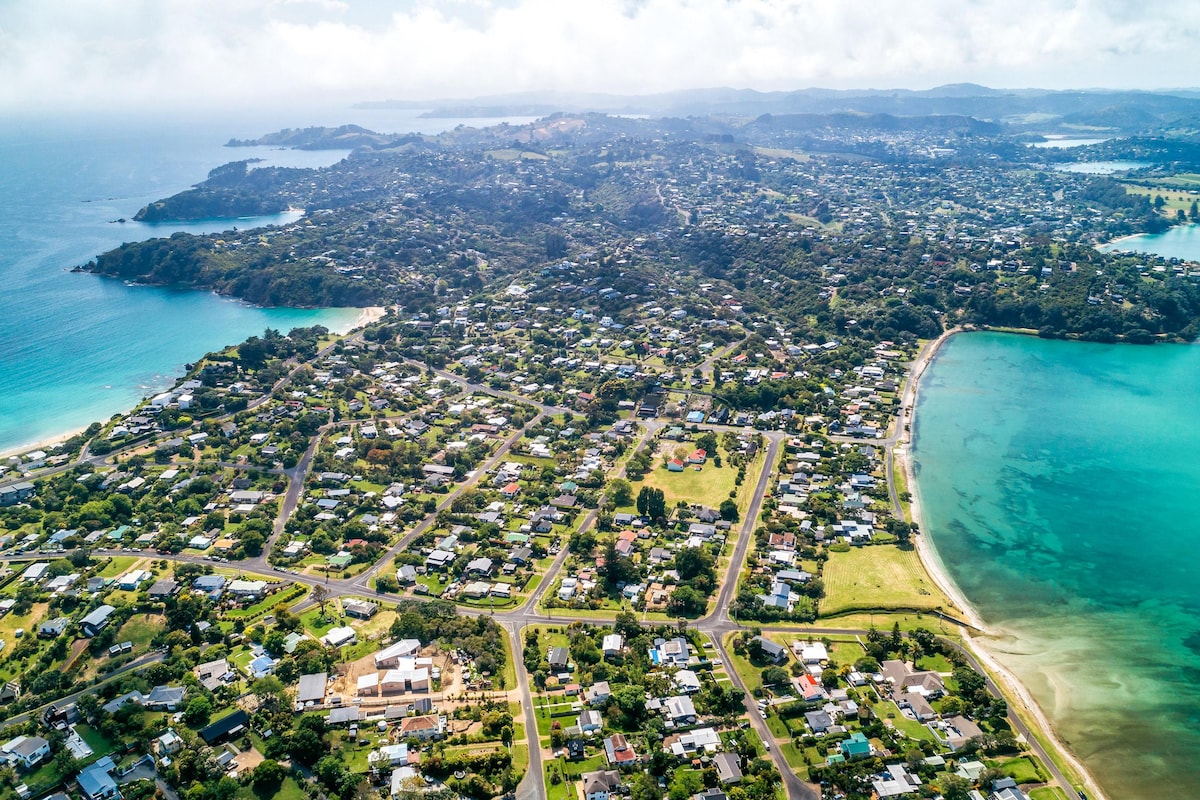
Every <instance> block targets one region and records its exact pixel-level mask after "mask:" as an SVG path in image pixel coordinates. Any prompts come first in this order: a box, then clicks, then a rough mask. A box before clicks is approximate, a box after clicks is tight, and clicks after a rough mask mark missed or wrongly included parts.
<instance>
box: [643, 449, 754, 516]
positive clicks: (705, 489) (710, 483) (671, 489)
mask: <svg viewBox="0 0 1200 800" xmlns="http://www.w3.org/2000/svg"><path fill="white" fill-rule="evenodd" d="M680 446H681V447H682V448H684V449H688V448H689V446H688V445H686V444H684V445H680ZM655 458H656V459H657V458H659V456H655ZM722 464H723V465H722V466H720V467H717V466H714V465H713V462H712V459H709V462H708V463H707V464H705V465H703V467H702V468H701V469H700V471H699V472H697V471H696V470H695V468H694V467H692V466H690V465H689V466H685V467H684V469H683V472H671V471H670V470H667V469H666V468H664V467H656V468H655V469H652V470H650V471H649V472H647V473H646V476H645V477H644V478H643V479H642V485H644V486H654V487H656V488H659V489H662V491H663V495H664V497H665V499H666V501H667V508H674V507H675V504H676V503H678V502H679V501H680V500H683V501H684V502H686V503H695V504H698V505H704V506H708V507H710V508H715V507H717V506H719V505H720V504H721V501H722V500H725V499H726V498H728V497H729V493H730V492H731V491H733V490H734V488H735V487H734V480H735V479H736V478H737V468H735V467H731V466H730V465H729V463H728V462H722ZM750 476H751V470H749V469H747V470H746V478H745V480H746V481H749V480H750ZM635 490H636V491H635V492H634V494H635V495H636V494H637V491H640V489H638V488H637V487H635Z"/></svg>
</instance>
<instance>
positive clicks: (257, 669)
mask: <svg viewBox="0 0 1200 800" xmlns="http://www.w3.org/2000/svg"><path fill="white" fill-rule="evenodd" d="M278 663H279V662H278V661H276V660H275V659H273V658H271V657H270V656H269V655H267V654H266V653H263V654H262V655H261V656H258V657H257V658H255V659H254V660H253V661H251V662H250V663H249V664H247V665H246V669H247V670H248V671H249V673H250V677H252V678H262V677H265V676H267V675H272V674H274V673H275V666H276V665H277V664H278Z"/></svg>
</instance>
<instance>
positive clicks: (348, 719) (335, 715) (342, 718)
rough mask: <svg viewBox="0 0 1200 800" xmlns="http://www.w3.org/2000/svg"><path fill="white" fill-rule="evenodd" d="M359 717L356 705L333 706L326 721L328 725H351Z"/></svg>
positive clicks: (360, 715) (359, 713) (360, 716)
mask: <svg viewBox="0 0 1200 800" xmlns="http://www.w3.org/2000/svg"><path fill="white" fill-rule="evenodd" d="M360 719H362V714H361V712H360V711H359V708H358V706H346V707H343V708H335V709H333V710H331V711H330V712H329V717H328V720H327V721H328V723H329V724H330V725H347V724H349V725H351V726H353V725H354V724H355V723H357V722H358V721H359V720H360Z"/></svg>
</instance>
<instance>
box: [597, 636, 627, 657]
mask: <svg viewBox="0 0 1200 800" xmlns="http://www.w3.org/2000/svg"><path fill="white" fill-rule="evenodd" d="M600 649H601V650H603V651H604V657H605V658H612V657H613V656H619V655H621V651H622V650H623V649H625V639H624V637H623V636H621V634H619V633H609V634H606V635H605V636H604V644H603V645H602V646H601V648H600Z"/></svg>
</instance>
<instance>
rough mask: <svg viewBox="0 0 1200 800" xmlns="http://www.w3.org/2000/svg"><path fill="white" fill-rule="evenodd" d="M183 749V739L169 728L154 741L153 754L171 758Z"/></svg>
mask: <svg viewBox="0 0 1200 800" xmlns="http://www.w3.org/2000/svg"><path fill="white" fill-rule="evenodd" d="M182 749H183V739H181V738H180V737H179V735H178V734H177V733H175V731H173V730H171V729H170V728H168V729H167V732H166V733H164V734H163V735H162V736H159V737H158V738H157V739H155V740H154V752H156V753H158V754H159V755H160V756H173V755H175V754H176V753H178V752H179V751H180V750H182Z"/></svg>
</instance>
